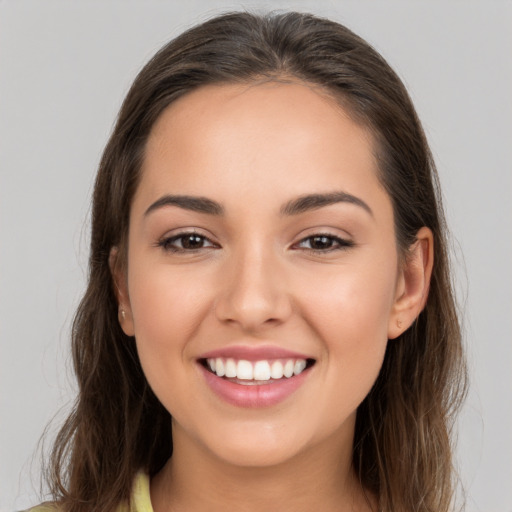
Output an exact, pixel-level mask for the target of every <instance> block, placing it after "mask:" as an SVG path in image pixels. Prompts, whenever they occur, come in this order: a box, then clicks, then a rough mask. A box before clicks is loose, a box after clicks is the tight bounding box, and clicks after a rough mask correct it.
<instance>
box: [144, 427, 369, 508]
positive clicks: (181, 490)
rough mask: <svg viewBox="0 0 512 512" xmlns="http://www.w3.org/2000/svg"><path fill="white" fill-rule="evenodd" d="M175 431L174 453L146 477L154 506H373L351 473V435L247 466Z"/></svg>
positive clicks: (352, 472)
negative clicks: (261, 464) (269, 463)
mask: <svg viewBox="0 0 512 512" xmlns="http://www.w3.org/2000/svg"><path fill="white" fill-rule="evenodd" d="M175 433H176V434H177V432H175V431H174V432H173V437H174V438H175V441H176V442H175V448H174V452H173V456H172V457H171V458H170V459H169V461H168V462H167V464H166V465H165V466H164V468H163V469H162V470H161V471H160V472H159V473H158V474H157V475H156V476H155V477H154V478H153V479H152V481H151V501H152V503H153V508H154V511H155V512H185V511H186V512H196V511H198V512H199V511H201V512H202V511H204V510H208V511H210V512H221V511H222V512H225V511H226V510H230V509H233V508H236V509H237V510H240V511H243V512H253V511H261V510H280V511H283V512H285V511H294V512H302V511H304V512H306V511H308V512H309V511H311V510H322V511H323V512H334V511H337V512H345V511H350V512H363V511H364V512H367V511H370V510H376V508H375V507H371V506H370V505H369V501H368V497H367V496H366V495H365V493H364V491H363V489H362V487H361V485H360V483H359V482H358V479H357V477H356V475H355V474H354V471H353V468H352V449H351V446H352V444H351V440H345V439H334V440H333V439H328V440H326V442H324V443H322V445H321V446H315V447H314V449H310V450H309V451H308V452H307V453H300V454H298V455H297V456H295V457H294V458H292V459H290V460H287V461H285V462H282V463H280V464H276V465H272V466H264V467H248V466H240V465H234V464H231V463H229V462H226V461H224V460H222V459H220V458H218V457H216V456H215V455H214V454H212V453H211V452H208V451H207V450H206V449H205V448H204V447H201V446H197V445H196V444H195V443H194V441H192V440H190V439H187V438H186V437H185V436H184V437H183V438H182V436H179V435H178V436H176V435H174V434H175ZM347 441H350V442H349V443H347ZM347 446H350V449H346V447H347ZM372 502H373V500H372Z"/></svg>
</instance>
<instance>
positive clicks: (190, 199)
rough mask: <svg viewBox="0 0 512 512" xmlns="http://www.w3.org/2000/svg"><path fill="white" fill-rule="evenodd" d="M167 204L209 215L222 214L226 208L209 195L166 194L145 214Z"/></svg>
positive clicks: (145, 214)
mask: <svg viewBox="0 0 512 512" xmlns="http://www.w3.org/2000/svg"><path fill="white" fill-rule="evenodd" d="M165 206H178V207H179V208H183V209H185V210H191V211H193V212H199V213H206V214H208V215H222V214H223V213H224V208H223V207H222V206H221V205H220V204H219V203H217V202H216V201H213V200H211V199H208V198H207V197H194V196H181V195H180V196H177V195H165V196H162V197H161V198H160V199H157V200H156V201H155V202H154V203H153V204H152V205H151V206H150V207H149V208H148V209H147V210H146V211H145V213H144V216H147V215H149V214H150V213H151V212H153V211H155V210H158V209H159V208H163V207H165Z"/></svg>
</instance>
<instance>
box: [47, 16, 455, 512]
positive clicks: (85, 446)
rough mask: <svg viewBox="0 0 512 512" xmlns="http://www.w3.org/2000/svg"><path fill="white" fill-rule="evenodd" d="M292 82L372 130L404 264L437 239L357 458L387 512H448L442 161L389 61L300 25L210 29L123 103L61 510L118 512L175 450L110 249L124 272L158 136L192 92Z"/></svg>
mask: <svg viewBox="0 0 512 512" xmlns="http://www.w3.org/2000/svg"><path fill="white" fill-rule="evenodd" d="M290 79H291V80H298V81H301V82H303V83H305V84H311V85H312V86H315V87H316V86H319V87H320V88H321V89H322V90H324V91H327V92H328V93H329V94H330V95H331V96H332V97H333V98H335V99H336V100H337V102H338V103H339V105H340V106H341V107H342V109H343V110H345V111H346V112H347V113H348V114H349V115H350V116H351V118H352V119H354V120H355V121H356V122H358V123H360V124H362V125H363V126H365V127H367V128H368V129H369V130H370V132H371V133H372V135H373V137H374V140H375V157H376V160H377V163H378V169H379V179H380V180H381V183H382V185H383V187H384V188H385V189H386V191H387V192H388V194H389V196H390V198H391V202H392V205H393V210H394V220H395V231H396V237H397V246H398V247H399V253H400V254H401V255H403V256H404V257H406V254H407V248H408V247H410V246H411V244H413V243H414V241H415V237H416V233H417V232H418V230H419V229H420V228H421V227H423V226H427V227H428V228H430V229H431V230H432V232H433V235H434V241H435V242H434V246H435V247H434V262H435V263H434V270H433V275H432V280H431V284H430V292H429V297H428V300H427V303H426V306H425V308H424V310H423V312H422V313H421V314H420V316H419V318H418V319H417V321H416V322H415V324H414V325H413V326H412V327H411V328H409V329H408V330H407V331H406V332H405V333H403V334H402V335H401V336H400V337H399V338H398V339H396V340H393V341H390V342H389V343H388V348H387V352H386V355H385V359H384V364H383V367H382V370H381V372H380V375H379V377H378V379H377V381H376V382H375V385H374V386H373V388H372V390H371V392H370V394H369V395H368V396H367V397H366V399H365V400H364V401H363V403H362V404H361V405H360V407H359V409H358V413H357V421H356V430H355V440H354V455H353V461H354V467H355V469H356V471H357V472H358V475H359V478H360V481H361V484H362V486H363V487H364V488H365V489H366V490H367V491H368V492H370V493H373V494H374V495H375V496H376V497H377V498H378V502H379V506H380V509H381V510H382V511H393V512H406V511H407V512H410V511H412V510H414V511H415V512H420V511H424V512H427V511H429V512H432V511H434V510H435V511H436V512H447V511H448V509H449V505H450V502H451V499H452V493H453V479H454V476H453V475H454V473H453V471H452V467H453V464H452V458H451V441H450V439H451V436H450V433H451V428H452V421H453V413H454V412H455V411H456V409H457V407H458V405H459V404H460V401H461V399H462V397H463V395H464V392H465V367H464V363H463V357H462V348H461V347H462V344H461V333H460V328H459V323H458V318H457V313H456V306H455V300H454V293H453V290H452V284H451V280H450V279H451V278H450V271H449V263H448V257H447V241H446V226H445V220H444V216H443V209H442V205H441V194H440V190H439V185H438V178H437V174H436V170H435V166H434V162H433V159H432V156H431V153H430V151H429V148H428V144H427V141H426V138H425V135H424V132H423V130H422V127H421V124H420V122H419V120H418V117H417V115H416V113H415V110H414V107H413V105H412V102H411V100H410V98H409V96H408V94H407V92H406V90H405V88H404V86H403V84H402V82H401V81H400V79H399V78H398V77H397V75H396V74H395V73H394V72H393V71H392V70H391V68H390V67H389V65H388V64H387V63H386V62H385V61H384V59H383V58H382V57H381V56H380V55H379V54H378V53H377V52H376V51H375V50H374V49H373V48H372V47H371V46H370V45H368V43H366V42H365V41H364V40H362V39H361V38H360V37H358V36H357V35H355V34H354V33H352V32H351V31H350V30H348V29H347V28H345V27H344V26H342V25H340V24H338V23H335V22H333V21H329V20H326V19H322V18H318V17H315V16H313V15H309V14H299V13H284V14H269V15H264V16H259V15H254V14H250V13H233V14H225V15H222V16H218V17H216V18H213V19H211V20H209V21H207V22H205V23H203V24H201V25H199V26H196V27H194V28H192V29H190V30H188V31H186V32H185V33H183V34H182V35H180V36H179V37H177V38H176V39H174V40H173V41H171V42H170V43H168V44H167V45H166V46H164V47H163V48H162V49H161V50H160V51H159V52H158V53H157V54H156V55H155V56H154V57H153V58H152V59H151V60H150V61H149V63H148V64H147V65H146V66H145V67H144V68H143V69H142V71H141V72H140V73H139V75H138V76H137V78H136V79H135V81H134V83H133V85H132V87H131V89H130V91H129V92H128V95H127V97H126V99H125V101H124V103H123V105H122V108H121V110H120V113H119V116H118V119H117V122H116V125H115V128H114V130H113V133H112V135H111V137H110V140H109V142H108V144H107V146H106V148H105V151H104V154H103V157H102V160H101V162H100V166H99V171H98V175H97V179H96V185H95V189H94V195H93V209H92V236H91V252H90V260H89V281H88V287H87V290H86V292H85V295H84V297H83V299H82V302H81V304H80V306H79V308H78V311H77V313H76V316H75V319H74V323H73V331H72V338H73V340H72V352H73V361H74V370H75V373H76V376H77V380H78V386H79V393H78V398H77V401H76V404H75V407H74V409H73V412H72V413H71V415H70V416H69V418H68V419H67V421H66V423H65V424H64V426H63V428H62V430H61V431H60V433H59V435H58V437H57V440H56V443H55V446H54V451H53V454H52V458H51V460H50V465H49V469H48V480H49V482H50V484H51V490H52V492H53V494H54V498H55V499H56V500H57V501H59V502H60V503H61V506H62V509H63V511H76V512H82V511H83V512H85V511H86V510H87V511H89V510H91V509H94V510H97V511H107V510H111V509H113V508H115V506H116V505H117V504H118V503H120V502H121V501H122V500H126V499H127V498H128V496H129V493H130V489H131V484H132V480H133V478H134V475H135V473H136V472H137V471H138V470H140V469H142V470H145V471H147V472H148V473H149V474H151V475H153V474H155V473H156V472H158V471H159V470H160V469H161V467H162V466H163V465H164V463H165V462H166V460H167V459H168V458H169V457H170V456H171V454H172V433H171V417H170V414H169V413H168V411H167V410H165V408H164V407H163V406H162V405H161V404H160V402H159V401H158V399H157V398H156V396H155V395H154V393H153V392H152V390H151V388H150V387H149V385H148V383H147V381H146V378H145V376H144V374H143V371H142V368H141V366H140V362H139V359H138V356H137V352H136V348H135V344H134V342H133V339H131V338H129V337H127V336H126V335H125V334H124V333H123V331H122V330H121V328H120V326H119V323H118V321H117V312H118V304H117V300H116V293H115V284H114V282H113V278H112V274H111V271H110V268H109V255H110V251H111V250H112V248H113V247H117V248H118V251H119V256H118V257H119V258H120V261H119V262H118V263H119V264H120V265H124V264H126V261H125V258H126V245H127V236H128V227H129V215H130V205H131V202H132V198H133V196H134V194H135V191H136V188H137V185H138V183H139V180H140V172H141V167H142V163H143V160H144V151H145V145H146V142H147V139H148V137H149V134H150V132H151V129H152V127H153V125H154V124H155V122H156V121H157V119H158V118H159V116H160V115H161V114H162V112H163V111H164V110H165V109H166V108H167V107H168V106H169V105H170V104H171V103H172V102H174V101H175V100H176V99H178V98H180V97H181V96H183V95H185V94H187V93H188V92H190V91H192V90H194V89H197V88H199V87H202V86H205V85H209V84H223V83H229V84H231V83H245V84H252V83H256V82H258V81H268V80H271V81H272V80H275V81H282V80H290Z"/></svg>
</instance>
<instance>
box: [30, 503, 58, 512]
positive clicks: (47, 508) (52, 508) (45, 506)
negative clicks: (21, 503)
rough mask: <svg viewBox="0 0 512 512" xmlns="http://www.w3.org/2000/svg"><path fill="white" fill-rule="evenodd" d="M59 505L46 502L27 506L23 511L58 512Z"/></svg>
mask: <svg viewBox="0 0 512 512" xmlns="http://www.w3.org/2000/svg"><path fill="white" fill-rule="evenodd" d="M58 510H59V505H58V504H57V503H52V502H49V501H48V502H46V503H41V504H40V505H36V506H35V507H32V508H29V509H27V510H25V511H23V512H58Z"/></svg>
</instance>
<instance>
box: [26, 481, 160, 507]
mask: <svg viewBox="0 0 512 512" xmlns="http://www.w3.org/2000/svg"><path fill="white" fill-rule="evenodd" d="M60 510H61V509H60V507H59V504H58V503H53V502H46V503H41V504H40V505H37V506H35V507H32V508H29V509H28V510H25V511H24V512H59V511H60ZM116 512H153V507H152V505H151V497H150V493H149V476H148V475H147V474H146V473H143V472H139V473H137V475H136V476H135V478H134V480H133V486H132V493H131V496H130V501H129V502H127V503H121V504H119V506H118V507H117V509H116Z"/></svg>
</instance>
